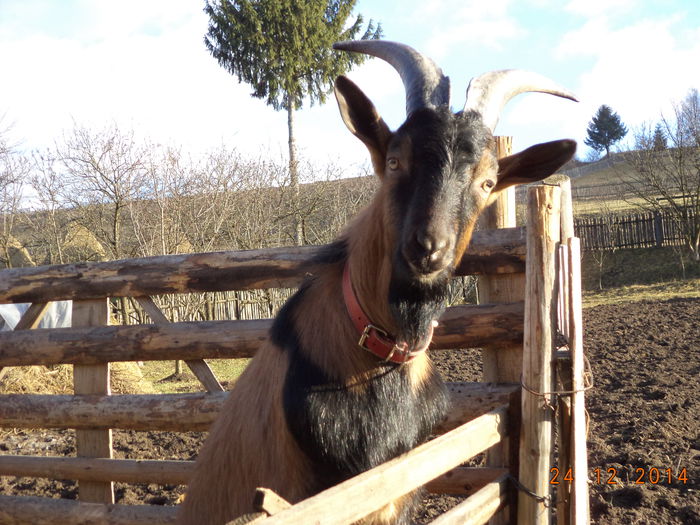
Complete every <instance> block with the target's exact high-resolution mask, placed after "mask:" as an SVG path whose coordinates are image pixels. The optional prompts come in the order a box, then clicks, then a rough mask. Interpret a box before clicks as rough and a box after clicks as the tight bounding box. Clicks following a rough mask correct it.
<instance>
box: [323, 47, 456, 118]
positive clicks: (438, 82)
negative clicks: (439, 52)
mask: <svg viewBox="0 0 700 525" xmlns="http://www.w3.org/2000/svg"><path fill="white" fill-rule="evenodd" d="M333 49H340V50H342V51H353V52H355V53H365V54H366V55H372V56H375V57H377V58H381V59H382V60H384V61H386V62H388V63H389V64H391V65H392V66H393V67H394V69H396V71H397V72H398V73H399V75H400V76H401V80H402V81H403V85H404V89H405V91H406V114H407V115H410V114H411V113H413V112H414V111H415V110H417V109H420V108H423V107H439V106H447V105H449V103H450V79H449V78H448V77H446V76H445V75H443V74H442V70H441V69H440V68H439V67H437V65H435V62H433V61H432V60H431V59H429V58H428V57H426V56H424V55H421V54H420V53H419V52H418V51H416V50H415V49H413V48H412V47H409V46H407V45H405V44H399V43H398V42H390V41H388V40H346V41H344V42H336V43H335V44H333Z"/></svg>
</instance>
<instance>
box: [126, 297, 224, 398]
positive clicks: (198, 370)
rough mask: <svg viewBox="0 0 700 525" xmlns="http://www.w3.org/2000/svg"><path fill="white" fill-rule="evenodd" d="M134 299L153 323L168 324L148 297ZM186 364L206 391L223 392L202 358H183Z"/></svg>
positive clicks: (167, 320) (168, 321) (166, 319)
mask: <svg viewBox="0 0 700 525" xmlns="http://www.w3.org/2000/svg"><path fill="white" fill-rule="evenodd" d="M136 301H137V302H138V303H139V305H140V306H141V308H143V309H144V310H145V312H146V313H147V314H148V316H149V317H150V318H151V320H152V321H153V323H154V324H157V325H164V324H169V323H170V320H169V319H168V318H167V317H166V316H165V314H164V313H163V312H161V310H160V308H158V305H157V304H156V303H155V302H154V301H153V299H151V298H150V297H137V298H136ZM185 363H186V364H187V366H188V367H189V368H190V370H192V373H193V374H194V375H195V377H196V378H197V379H199V382H200V383H202V385H204V388H206V389H207V392H223V391H224V387H222V386H221V383H219V380H218V379H217V378H216V376H215V375H214V372H212V370H211V368H209V365H208V364H207V362H206V361H204V359H187V360H185Z"/></svg>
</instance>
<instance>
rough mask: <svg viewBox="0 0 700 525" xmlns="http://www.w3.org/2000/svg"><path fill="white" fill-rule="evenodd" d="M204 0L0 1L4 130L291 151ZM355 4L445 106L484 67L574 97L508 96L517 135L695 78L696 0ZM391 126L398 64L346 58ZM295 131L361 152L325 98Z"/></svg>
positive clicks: (509, 122) (576, 129)
mask: <svg viewBox="0 0 700 525" xmlns="http://www.w3.org/2000/svg"><path fill="white" fill-rule="evenodd" d="M202 8H203V1H201V0H147V1H143V0H119V1H116V0H113V1H107V0H0V117H1V118H2V120H1V121H0V129H3V128H7V127H8V126H10V130H9V131H8V132H7V133H8V134H9V135H10V138H11V139H12V142H13V143H15V144H17V145H18V147H19V148H20V149H22V150H25V151H32V150H42V149H45V148H47V147H50V146H52V145H53V144H54V142H55V141H57V140H60V139H61V137H62V136H63V135H64V134H67V133H68V132H69V131H70V130H71V129H72V128H73V127H74V126H75V125H80V126H86V127H89V128H94V129H100V128H104V127H107V126H110V125H112V124H117V125H118V126H119V127H120V128H123V129H133V130H134V132H135V134H136V136H137V137H139V138H142V139H143V140H148V141H150V142H152V143H155V144H165V145H173V146H181V147H182V148H183V150H184V151H188V152H191V153H192V154H194V155H196V154H200V153H202V152H205V151H207V150H210V149H214V148H217V147H219V146H220V145H222V144H225V145H227V146H232V147H235V148H237V149H239V150H240V151H242V152H243V153H245V154H251V155H264V156H272V157H274V158H280V159H283V158H286V151H287V120H286V114H285V113H284V112H276V111H274V110H273V109H272V107H270V106H267V105H265V103H264V102H263V101H262V100H259V99H254V98H252V97H251V96H250V92H251V89H250V87H249V86H247V85H246V84H244V83H239V82H238V80H237V79H236V78H235V77H233V76H231V75H230V74H229V73H227V72H226V71H225V70H224V69H223V68H221V67H220V66H219V65H218V63H217V62H216V60H215V59H214V58H213V57H212V56H211V55H210V54H209V52H208V51H207V50H206V48H205V47H204V43H203V36H204V34H205V32H206V29H207V23H208V19H207V16H206V15H205V14H204V12H203V10H202ZM355 13H361V14H362V15H363V16H364V17H365V19H366V20H367V19H373V20H375V21H378V22H380V23H381V24H382V27H383V31H384V38H385V39H387V40H395V41H399V42H403V43H406V44H408V45H410V46H412V47H414V48H416V49H417V50H419V51H421V52H423V53H424V54H426V55H428V56H430V57H431V58H433V59H434V60H435V62H437V63H438V65H439V66H440V67H441V68H442V70H443V72H444V73H445V74H446V75H448V76H449V77H450V78H451V81H452V102H451V104H452V107H453V109H454V110H459V109H461V107H462V106H463V104H464V98H465V91H466V87H467V85H468V82H469V79H470V78H472V77H473V76H475V75H478V74H481V73H483V72H485V71H488V70H495V69H505V68H520V69H529V70H532V71H536V72H538V73H541V74H544V75H546V76H548V77H550V78H551V79H553V80H555V81H556V82H557V83H559V84H560V85H562V86H563V87H565V88H567V89H569V90H571V91H573V92H574V93H576V95H577V96H578V98H579V99H580V102H579V103H573V102H570V101H567V100H562V99H558V98H556V97H552V96H547V95H542V94H527V95H521V96H519V97H517V98H515V99H514V100H513V101H512V102H511V103H510V104H509V105H508V106H507V108H506V110H505V111H504V113H503V115H502V117H501V120H500V123H499V126H498V127H497V129H496V133H497V134H499V135H512V136H513V137H514V149H515V150H516V151H517V150H521V149H524V148H526V147H528V146H530V145H532V144H535V143H537V142H544V141H549V140H555V139H559V138H574V139H576V140H577V141H579V153H578V155H579V157H582V158H583V157H585V155H586V152H587V148H586V147H585V146H584V145H583V142H582V141H583V138H584V137H585V133H586V126H587V124H588V122H589V121H590V119H591V117H592V116H593V114H594V113H595V111H596V109H597V108H598V107H599V106H600V105H601V104H608V105H610V106H611V107H612V108H613V110H615V111H616V112H617V113H618V114H619V115H620V117H621V118H622V121H623V122H624V123H625V124H626V125H627V126H628V127H629V128H630V129H632V130H633V129H634V128H635V127H638V126H640V125H641V124H642V123H644V122H653V121H657V120H658V119H659V118H660V116H661V115H662V114H669V113H670V111H671V108H672V106H671V103H672V102H673V101H674V100H676V101H677V100H679V99H680V98H682V97H683V96H684V95H685V93H687V91H688V90H689V89H690V88H700V2H699V1H698V0H664V1H661V0H488V1H485V0H397V1H378V0H372V1H370V0H358V3H357V5H356V8H355ZM349 76H350V78H352V79H353V80H354V81H355V82H356V83H357V84H358V85H359V86H360V87H361V88H362V89H363V90H364V91H365V93H366V94H367V95H368V96H369V97H370V99H371V100H372V101H373V102H374V104H375V105H376V107H377V109H378V110H379V112H380V114H381V115H382V116H383V117H384V119H385V120H386V121H387V123H388V124H389V125H390V127H392V128H396V127H398V126H399V125H400V124H401V123H402V122H403V119H404V117H405V113H404V111H405V105H404V104H405V103H404V92H403V86H402V84H401V81H400V78H399V76H398V75H397V74H396V73H395V71H394V70H393V69H392V68H391V67H390V66H388V65H387V64H385V63H384V62H382V61H380V60H378V59H374V60H370V61H367V62H366V63H365V64H364V65H362V66H360V67H358V68H357V69H355V70H353V71H352V72H350V73H349ZM296 123H297V144H298V146H299V149H300V154H301V157H302V158H306V159H308V160H310V161H312V162H315V163H321V164H324V163H333V164H336V165H337V164H341V165H347V166H348V167H349V168H348V169H349V170H350V171H352V170H353V169H355V166H359V165H361V164H364V163H366V161H367V158H368V157H367V153H366V151H365V150H364V147H363V146H362V145H361V143H360V142H359V141H358V140H357V139H356V138H354V137H353V136H352V135H351V134H350V133H349V132H348V131H347V129H346V128H345V126H344V125H343V123H342V121H341V119H340V116H339V114H338V109H337V106H336V104H335V102H334V101H333V99H332V97H329V100H328V102H327V103H326V104H325V105H323V106H313V107H308V104H307V105H306V106H305V107H304V109H302V110H301V111H299V112H298V114H297V117H296Z"/></svg>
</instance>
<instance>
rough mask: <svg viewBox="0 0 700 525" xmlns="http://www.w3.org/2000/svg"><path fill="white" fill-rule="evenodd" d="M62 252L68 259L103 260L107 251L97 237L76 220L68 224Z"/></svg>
mask: <svg viewBox="0 0 700 525" xmlns="http://www.w3.org/2000/svg"><path fill="white" fill-rule="evenodd" d="M63 254H64V255H65V257H66V260H69V261H104V260H105V259H106V258H107V252H106V251H105V249H104V247H103V246H102V244H100V241H98V240H97V237H95V235H94V234H93V233H92V232H91V231H90V230H88V229H87V228H86V227H85V226H83V225H82V224H78V223H77V222H72V223H70V224H69V225H68V231H67V233H66V242H65V244H64V245H63Z"/></svg>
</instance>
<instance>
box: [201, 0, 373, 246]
mask: <svg viewBox="0 0 700 525" xmlns="http://www.w3.org/2000/svg"><path fill="white" fill-rule="evenodd" d="M355 3H356V0H207V3H206V6H205V8H204V11H205V12H206V13H207V14H208V15H209V18H210V20H209V29H208V31H207V34H206V36H205V38H204V42H205V45H206V46H207V49H208V50H209V52H210V53H211V54H212V55H213V56H214V58H216V59H217V60H218V62H219V65H221V66H222V67H224V68H226V70H228V71H229V73H231V74H233V75H235V76H237V77H238V79H239V81H244V82H246V83H248V84H250V85H251V86H252V87H253V92H252V93H251V96H254V97H257V98H263V99H265V102H266V103H267V104H269V105H270V106H272V107H273V108H274V109H275V110H276V111H279V110H285V111H286V112H287V124H288V131H289V174H290V182H291V189H292V195H293V202H292V206H293V207H294V208H296V207H297V205H298V193H299V178H298V174H297V164H296V145H295V140H294V111H295V110H297V109H300V108H301V106H302V103H303V101H304V99H305V98H308V100H309V103H310V104H314V103H315V102H319V103H323V102H324V101H325V99H326V95H327V93H328V92H329V91H330V89H331V87H332V85H333V81H334V80H335V78H336V77H337V76H338V75H341V74H343V73H345V72H346V71H348V70H349V69H350V68H351V67H352V66H353V65H355V64H359V63H361V62H363V61H364V60H365V59H366V58H367V57H366V55H363V54H360V53H343V52H338V51H334V50H333V49H332V45H333V43H334V42H337V41H340V40H351V39H356V38H357V37H358V35H360V34H361V36H360V38H362V39H368V38H372V39H377V38H379V37H380V36H381V26H379V25H377V26H376V27H375V25H374V24H373V22H372V21H371V20H370V22H369V24H368V25H367V27H366V28H365V30H364V32H362V28H363V18H362V15H357V16H356V17H353V15H352V10H353V8H354V6H355ZM353 18H354V19H353ZM361 32H362V33H361ZM294 213H295V223H296V224H295V240H296V242H297V244H301V243H302V236H303V233H302V225H301V220H300V218H299V214H298V210H295V211H294Z"/></svg>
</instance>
